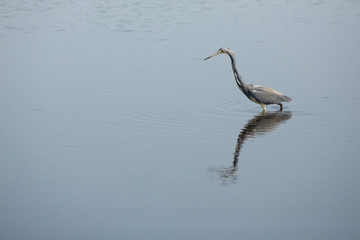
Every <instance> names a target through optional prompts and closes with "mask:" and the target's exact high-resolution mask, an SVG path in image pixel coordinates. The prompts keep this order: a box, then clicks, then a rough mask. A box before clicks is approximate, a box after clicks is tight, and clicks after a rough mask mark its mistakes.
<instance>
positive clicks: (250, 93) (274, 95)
mask: <svg viewBox="0 0 360 240" xmlns="http://www.w3.org/2000/svg"><path fill="white" fill-rule="evenodd" d="M223 53H225V54H227V55H228V56H229V57H230V59H231V66H232V70H233V72H234V76H235V80H236V84H237V85H238V87H239V88H240V90H241V91H242V92H243V93H244V94H245V95H246V96H247V97H248V98H249V99H250V100H251V101H253V102H254V103H257V104H260V105H261V107H262V108H263V111H266V106H267V105H270V104H278V105H279V106H280V111H282V109H283V106H282V102H291V98H290V97H288V96H285V95H283V94H282V93H279V92H278V91H275V90H274V89H272V88H268V87H264V86H259V85H253V84H246V83H245V82H244V81H243V80H242V78H241V76H240V74H239V73H238V71H237V69H236V60H235V54H234V52H233V51H231V50H230V49H229V48H220V49H219V50H218V51H217V52H216V53H214V54H213V55H211V56H209V57H207V58H205V59H204V61H205V60H207V59H209V58H212V57H215V56H216V55H219V54H223Z"/></svg>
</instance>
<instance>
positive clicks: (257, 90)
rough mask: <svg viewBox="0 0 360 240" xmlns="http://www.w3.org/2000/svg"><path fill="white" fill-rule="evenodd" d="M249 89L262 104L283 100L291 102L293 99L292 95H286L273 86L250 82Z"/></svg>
mask: <svg viewBox="0 0 360 240" xmlns="http://www.w3.org/2000/svg"><path fill="white" fill-rule="evenodd" d="M248 89H249V91H250V93H251V95H253V96H254V98H255V100H256V101H257V102H258V103H261V104H279V103H281V102H291V100H292V99H291V98H290V97H288V96H285V95H284V94H282V93H279V92H278V91H276V90H274V89H272V88H268V87H264V86H260V85H253V84H248ZM251 100H252V99H251Z"/></svg>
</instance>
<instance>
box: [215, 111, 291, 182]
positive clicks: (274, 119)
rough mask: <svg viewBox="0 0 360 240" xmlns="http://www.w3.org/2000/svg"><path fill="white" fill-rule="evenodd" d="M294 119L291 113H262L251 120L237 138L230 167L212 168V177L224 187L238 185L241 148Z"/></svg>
mask: <svg viewBox="0 0 360 240" xmlns="http://www.w3.org/2000/svg"><path fill="white" fill-rule="evenodd" d="M291 117H292V114H291V112H288V111H283V112H282V111H279V112H269V113H267V112H266V113H265V112H262V113H261V114H259V115H255V116H254V117H253V118H251V119H250V120H249V121H248V122H247V124H245V126H244V127H243V128H242V129H241V132H240V133H239V136H238V138H237V142H236V147H235V152H234V159H233V162H232V165H231V166H230V167H211V168H209V173H210V177H211V178H213V179H216V180H217V181H220V184H221V185H223V186H226V185H229V184H231V183H236V181H237V179H238V176H237V170H238V162H239V156H240V151H241V148H242V147H243V145H244V142H245V141H246V140H247V139H249V138H254V137H258V136H261V135H265V134H267V133H269V132H272V131H274V130H275V129H276V128H277V127H278V126H279V125H280V124H282V123H284V122H285V121H287V120H289V119H290V118H291Z"/></svg>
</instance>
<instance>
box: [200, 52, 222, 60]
mask: <svg viewBox="0 0 360 240" xmlns="http://www.w3.org/2000/svg"><path fill="white" fill-rule="evenodd" d="M220 53H221V52H219V51H217V52H216V53H214V54H213V55H211V56H208V57H207V58H205V59H204V60H203V61H205V60H208V59H209V58H212V57H215V56H216V55H219V54H220Z"/></svg>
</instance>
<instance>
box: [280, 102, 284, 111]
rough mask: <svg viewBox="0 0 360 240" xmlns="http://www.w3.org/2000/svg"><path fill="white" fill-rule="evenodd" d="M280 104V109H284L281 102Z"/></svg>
mask: <svg viewBox="0 0 360 240" xmlns="http://www.w3.org/2000/svg"><path fill="white" fill-rule="evenodd" d="M279 106H280V111H282V109H283V108H282V104H281V103H279Z"/></svg>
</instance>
